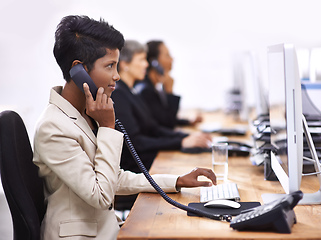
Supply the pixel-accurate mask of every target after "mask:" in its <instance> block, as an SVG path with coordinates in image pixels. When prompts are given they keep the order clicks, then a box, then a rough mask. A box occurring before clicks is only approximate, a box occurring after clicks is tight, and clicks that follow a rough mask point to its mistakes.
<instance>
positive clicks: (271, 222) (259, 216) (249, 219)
mask: <svg viewBox="0 0 321 240" xmlns="http://www.w3.org/2000/svg"><path fill="white" fill-rule="evenodd" d="M302 197H303V193H302V191H296V192H293V193H290V194H287V195H285V197H283V198H281V199H278V200H275V201H273V202H270V203H267V204H264V205H261V206H259V207H255V208H252V209H248V210H245V211H243V212H241V214H240V215H237V216H236V217H235V218H234V219H233V220H232V222H231V223H230V227H232V228H233V229H236V230H255V231H257V230H275V231H277V232H279V233H291V227H292V225H293V224H294V223H296V217H295V213H294V211H293V208H294V207H295V206H296V205H297V203H298V202H299V201H300V200H301V199H302Z"/></svg>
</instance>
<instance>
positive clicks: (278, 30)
mask: <svg viewBox="0 0 321 240" xmlns="http://www.w3.org/2000/svg"><path fill="white" fill-rule="evenodd" d="M0 12H1V14H0V66H1V71H2V76H1V79H0V83H1V85H0V86H1V87H0V105H2V106H3V105H4V106H5V107H4V108H14V109H15V110H17V111H18V112H19V113H20V114H21V115H22V117H23V118H24V120H25V122H26V125H27V128H28V130H29V134H30V135H31V136H32V135H33V131H34V124H35V121H36V119H37V118H38V116H39V114H40V113H41V111H42V110H43V108H44V107H45V106H46V105H47V102H48V96H49V90H50V88H51V87H52V86H54V85H62V84H63V83H64V81H63V79H62V75H61V73H60V70H59V68H58V65H57V64H56V62H55V60H54V57H53V54H52V48H53V44H54V32H55V28H56V26H57V24H58V23H59V21H60V19H61V18H62V17H63V16H65V15H70V14H84V15H88V16H90V17H92V18H95V19H99V18H100V17H102V18H104V19H105V20H106V21H108V22H109V23H111V24H112V25H114V27H115V28H117V29H118V30H120V31H121V32H122V33H123V34H124V36H125V38H126V39H136V40H139V41H141V42H146V41H148V40H151V39H162V40H164V41H165V43H166V44H167V46H168V47H169V49H170V51H171V53H172V55H173V57H174V67H173V70H172V74H173V76H174V78H175V86H174V90H175V91H176V92H177V93H178V94H180V95H181V96H182V102H181V104H182V107H183V108H186V107H199V108H205V109H214V108H218V107H223V106H224V103H225V99H224V97H225V91H226V90H227V89H228V88H230V87H231V86H232V85H233V80H232V76H233V75H232V71H231V70H232V58H233V55H234V54H235V53H237V52H241V51H247V50H253V51H257V52H258V53H259V56H260V60H261V63H262V71H263V74H264V73H265V71H266V70H265V68H266V66H265V65H266V60H265V57H266V56H265V54H266V47H267V46H268V45H271V44H276V43H281V42H291V43H293V44H295V46H296V47H297V48H313V47H319V46H320V45H321V31H320V23H321V14H320V1H319V0H225V1H219V0H162V1H153V0H135V1H133V0H117V1H115V0H114V1H110V0H93V1H88V0H86V1H85V0H70V1H68V0H56V1H43V0H30V1H23V0H10V1H8V0H3V1H2V3H1V6H0ZM263 78H265V76H263ZM2 108H3V107H2Z"/></svg>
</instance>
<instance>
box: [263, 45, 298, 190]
mask: <svg viewBox="0 0 321 240" xmlns="http://www.w3.org/2000/svg"><path fill="white" fill-rule="evenodd" d="M268 79H269V107H270V111H269V114H270V126H271V144H272V146H273V147H274V148H275V150H273V151H271V166H272V169H273V171H274V172H275V174H276V176H277V177H278V179H279V181H280V183H281V185H282V187H283V189H284V191H285V192H286V193H290V192H294V191H297V190H299V189H300V184H301V177H302V162H303V128H302V100H301V84H300V77H299V70H298V63H297V57H296V52H295V48H294V46H293V45H290V44H280V45H274V46H270V47H269V48H268Z"/></svg>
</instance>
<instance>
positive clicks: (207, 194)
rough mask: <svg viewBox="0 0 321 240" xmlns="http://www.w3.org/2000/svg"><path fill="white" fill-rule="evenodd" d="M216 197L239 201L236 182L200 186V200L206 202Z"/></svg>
mask: <svg viewBox="0 0 321 240" xmlns="http://www.w3.org/2000/svg"><path fill="white" fill-rule="evenodd" d="M217 199H228V200H234V201H237V202H238V201H240V194H239V190H238V188H237V184H236V183H231V182H229V183H222V184H217V185H213V186H211V187H201V188H200V202H208V201H211V200H217Z"/></svg>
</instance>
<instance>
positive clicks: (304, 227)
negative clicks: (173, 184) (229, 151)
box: [118, 151, 321, 239]
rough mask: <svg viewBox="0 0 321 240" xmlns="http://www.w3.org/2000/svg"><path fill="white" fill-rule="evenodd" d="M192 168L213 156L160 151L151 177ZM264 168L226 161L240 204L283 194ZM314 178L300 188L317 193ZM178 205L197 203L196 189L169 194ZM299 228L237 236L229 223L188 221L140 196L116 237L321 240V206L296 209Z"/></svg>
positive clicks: (159, 199)
mask: <svg viewBox="0 0 321 240" xmlns="http://www.w3.org/2000/svg"><path fill="white" fill-rule="evenodd" d="M194 167H208V168H210V167H211V154H210V153H202V154H184V153H181V152H178V151H168V152H161V153H159V155H158V156H157V158H156V160H155V161H154V163H153V165H152V168H151V173H152V174H154V173H170V174H184V173H186V172H188V171H190V170H192V169H193V168H194ZM263 171H264V168H263V166H259V167H258V166H253V165H252V164H251V162H250V161H249V158H248V157H230V158H229V180H230V181H232V182H236V183H237V184H238V188H239V192H240V196H241V201H260V202H261V203H262V198H261V194H262V193H283V190H282V187H281V185H280V184H279V182H277V181H265V180H264V173H263ZM318 187H319V186H318V181H317V178H316V177H315V176H309V177H304V178H303V182H302V190H303V191H304V192H314V191H316V190H317V189H318ZM169 196H170V197H171V198H173V199H174V200H176V201H178V202H180V203H182V204H186V205H187V204H188V203H190V202H199V188H193V189H186V188H184V189H182V191H181V192H180V193H178V194H169ZM295 213H296V216H297V221H298V222H297V224H295V225H294V226H293V228H292V233H291V234H279V233H274V232H239V231H236V230H233V229H232V228H230V226H229V223H227V222H220V221H215V220H211V219H207V218H202V217H188V216H187V214H186V212H185V211H183V210H180V209H177V208H176V207H173V206H172V205H170V204H168V203H167V202H166V201H165V200H163V199H162V197H161V196H160V195H158V194H154V193H141V194H139V196H138V199H137V201H136V202H135V205H134V207H133V209H132V210H131V212H130V214H129V216H128V218H127V220H126V222H125V224H124V225H123V226H122V228H121V230H120V232H119V235H118V239H321V206H319V205H312V206H296V207H295Z"/></svg>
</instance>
